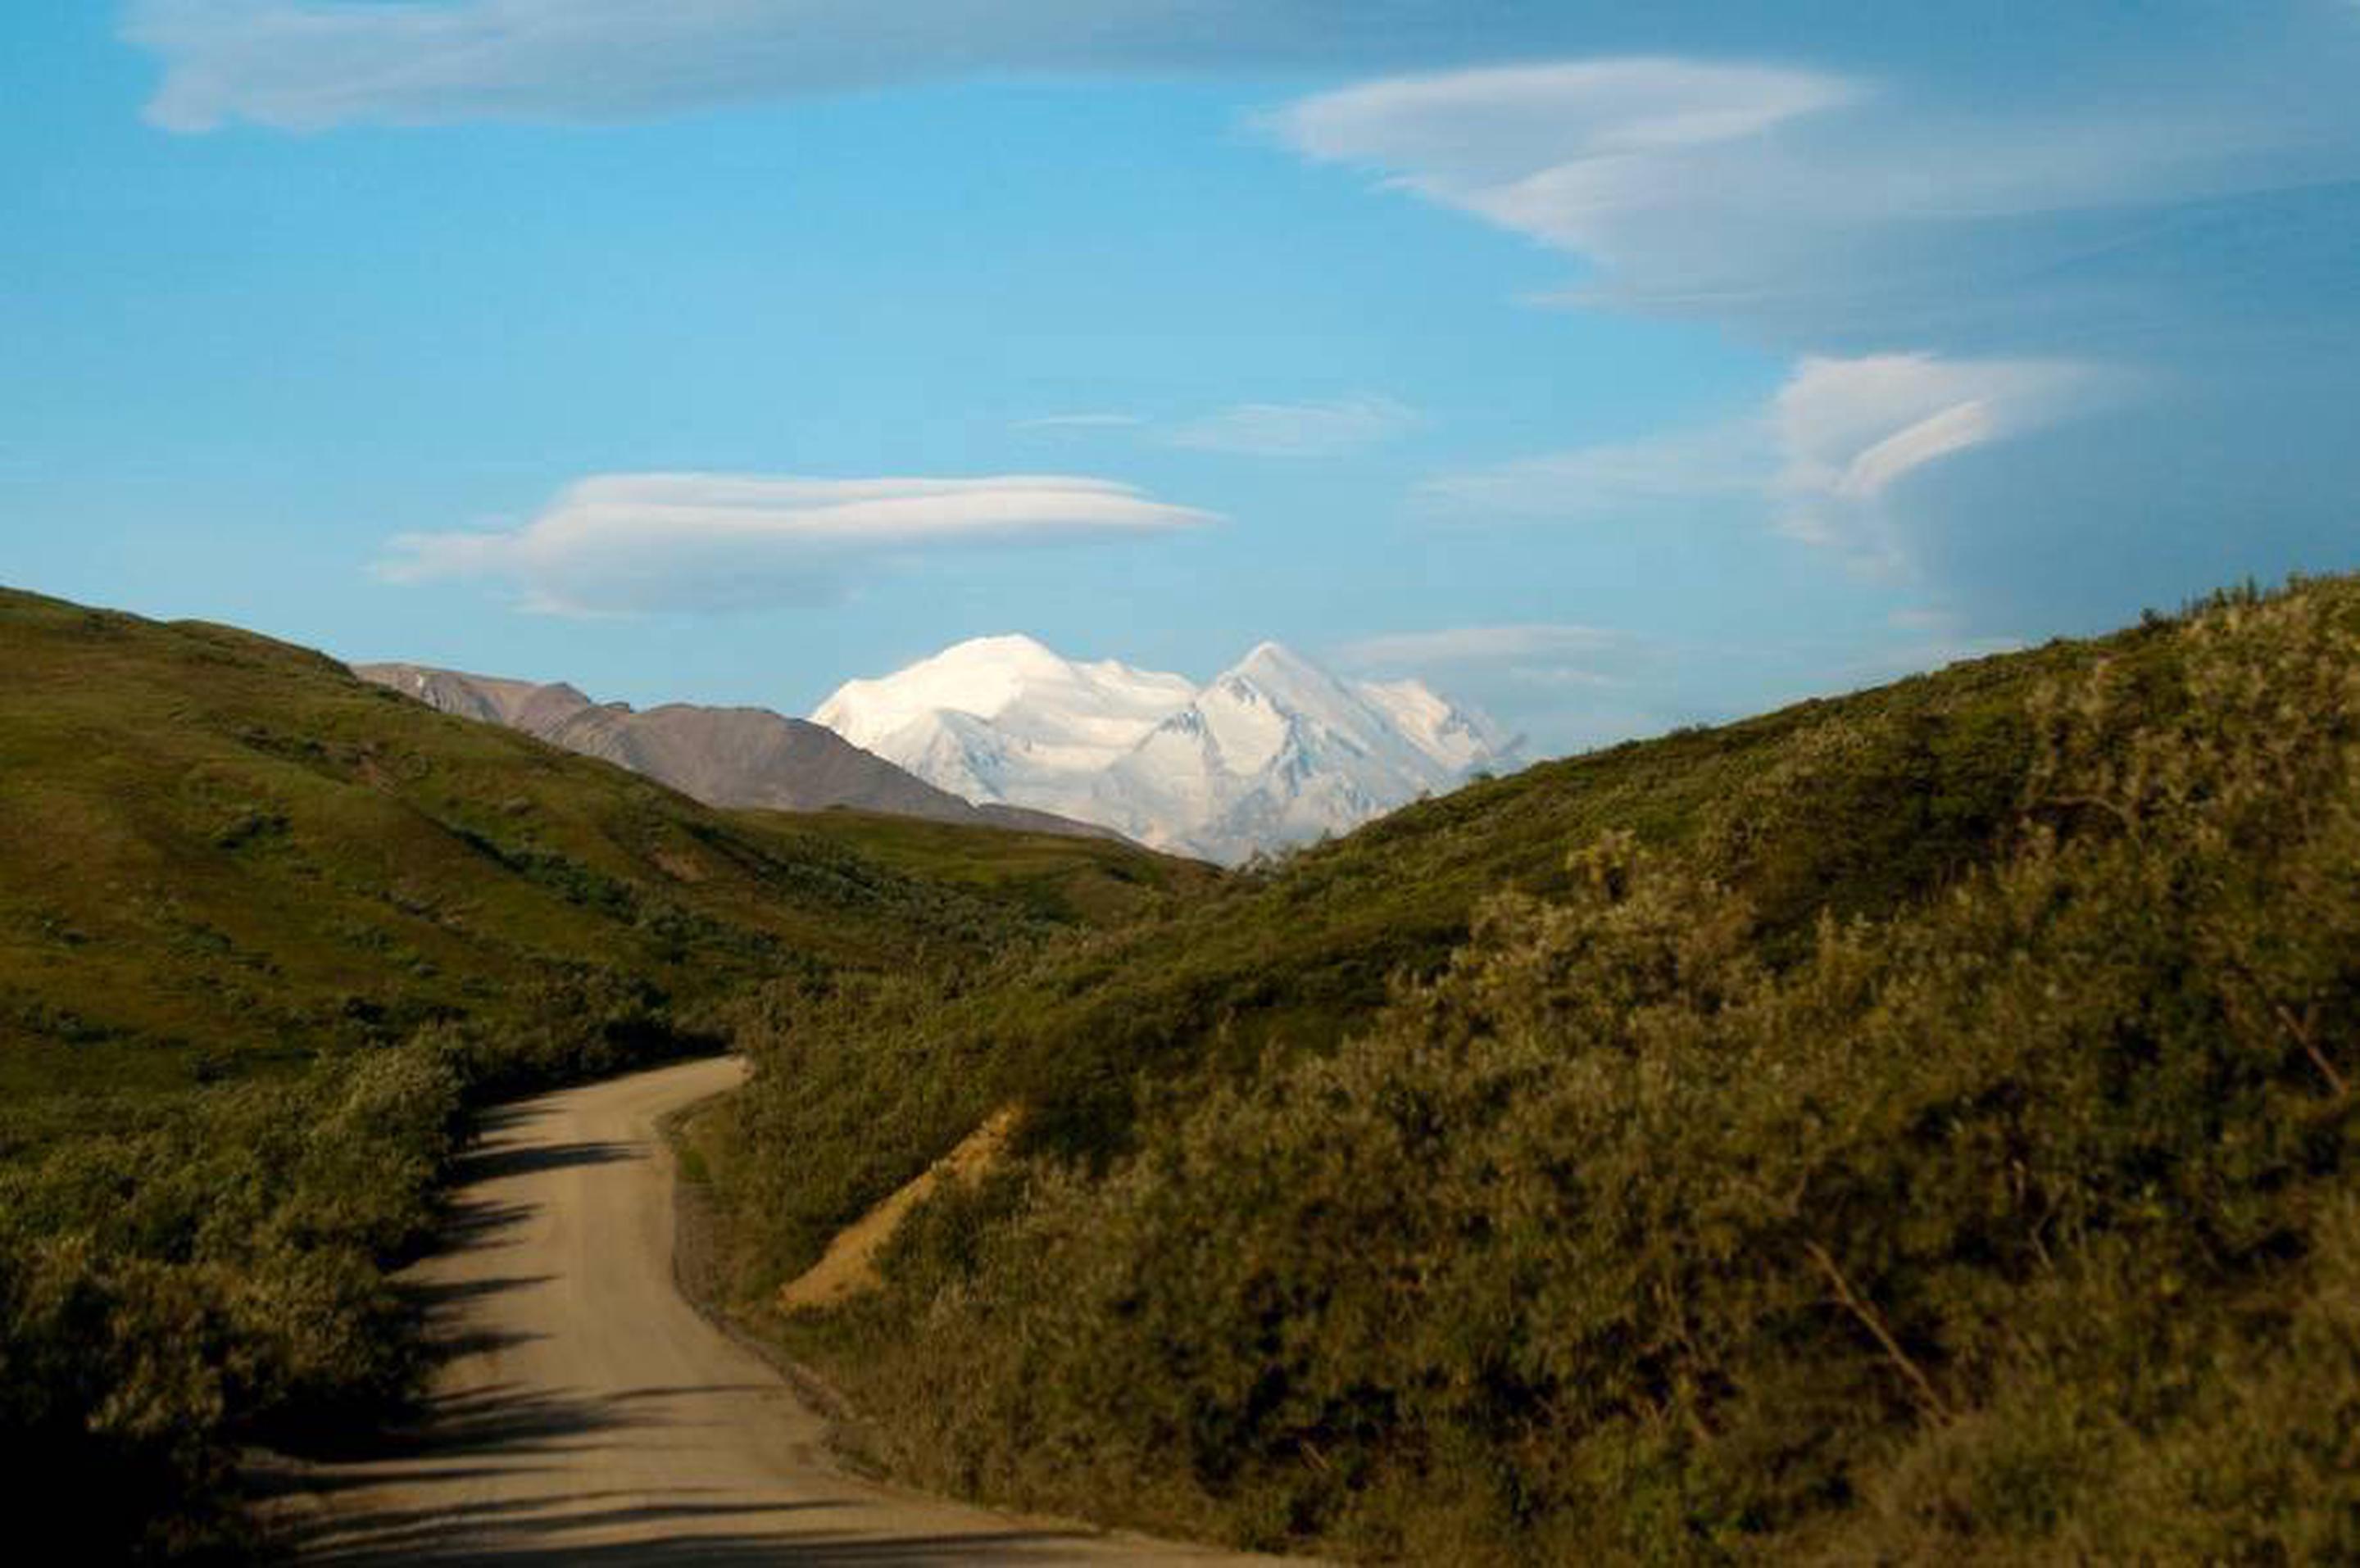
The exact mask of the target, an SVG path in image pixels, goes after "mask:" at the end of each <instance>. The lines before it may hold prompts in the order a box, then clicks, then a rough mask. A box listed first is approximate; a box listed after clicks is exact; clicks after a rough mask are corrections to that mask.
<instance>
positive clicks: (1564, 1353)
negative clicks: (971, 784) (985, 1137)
mask: <svg viewBox="0 0 2360 1568" xmlns="http://www.w3.org/2000/svg"><path fill="white" fill-rule="evenodd" d="M2356 1009H2360V583H2355V581H2353V580H2349V579H2338V580H2327V581H2318V582H2311V583H2299V584H2296V585H2294V586H2292V587H2290V588H2289V590H2288V591H2286V592H2284V593H2277V594H2262V593H2254V592H2251V591H2245V592H2238V593H2224V594H2222V595H2219V596H2216V597H2215V598H2214V599H2212V600H2211V601H2208V602H2206V603H2204V604H2199V605H2195V606H2191V607H2190V608H2189V609H2188V610H2186V611H2185V612H2183V613H2181V614H2180V615H2151V616H2150V617H2149V618H2148V620H2147V623H2146V624H2145V625H2143V626H2139V627H2137V628H2135V629H2132V630H2129V631H2126V632H2125V633H2122V634H2120V635H2118V636H2116V637H2111V638H2108V639H2104V640H2103V641H2098V642H2094V643H2058V644H2052V645H2050V646H2049V647H2047V648H2038V649H2034V650H2029V651H2027V652H2025V653H2021V654H2016V655H2009V656H2005V657H2001V658H1996V659H1985V660H1982V661H1979V662H1976V663H1972V664H1968V665H1963V666H1960V667H1956V668H1953V669H1951V670H1948V671H1945V672H1943V673H1941V674H1939V675H1934V676H1929V677H1925V678H1921V679H1917V680H1912V681H1904V682H1901V683H1899V684H1897V685H1895V686H1891V687H1888V688H1885V689H1883V690H1880V691H1871V692H1866V693H1863V694H1861V695H1859V696H1856V697H1852V698H1847V699H1843V700H1841V701H1836V702H1814V703H1806V704H1803V705H1801V706H1799V707H1797V708H1794V709H1790V710H1787V711H1786V712H1783V713H1775V714H1772V715H1769V716H1766V717H1765V718H1761V719H1757V720H1754V721H1751V722H1748V723H1744V724H1736V725H1732V726H1729V727H1726V728H1722V729H1716V730H1709V731H1699V732H1688V733H1682V734H1679V735H1673V736H1668V737H1666V738H1665V739H1662V740H1659V741H1654V742H1649V743H1645V744H1642V745H1633V746H1623V747H1618V748H1615V749H1613V750H1610V751H1606V752H1601V753H1599V754H1596V755H1593V756H1590V757H1581V758H1577V759H1574V760H1571V761H1568V762H1563V763H1557V764H1550V765H1546V766H1543V767H1538V768H1533V769H1530V770H1528V771H1526V772H1524V773H1523V774H1521V775H1519V776H1517V777H1515V778H1513V779H1502V780H1497V781H1493V782H1489V783H1484V784H1480V785H1478V786H1475V787H1473V788H1470V789H1467V790H1464V791H1462V792H1460V793H1459V794H1456V795H1453V796H1450V797H1448V798H1447V799H1442V800H1434V801H1431V802H1428V803H1425V804H1422V805H1419V806H1416V807H1414V808H1411V809H1409V810H1407V811H1403V812H1401V813H1398V814H1397V815H1395V816H1393V817H1391V818H1388V819H1387V820H1385V821H1384V822H1381V823H1379V824H1377V825H1376V826H1374V827H1373V828H1371V829H1370V830H1367V831H1364V832H1362V833H1358V834H1355V835H1353V836H1351V837H1349V838H1347V839H1345V840H1342V841H1340V842H1338V843H1335V844H1328V845H1325V846H1322V847H1320V848H1317V849H1315V850H1312V851H1309V852H1306V853H1305V854H1302V855H1298V856H1295V857H1294V858H1292V859H1290V860H1288V861H1286V862H1284V864H1281V865H1277V866H1270V867H1265V868H1263V869H1262V870H1260V871H1258V872H1256V873H1254V874H1252V875H1250V876H1247V877H1240V878H1237V879H1233V880H1232V881H1230V882H1229V883H1227V884H1226V885H1224V886H1222V887H1218V888H1216V889H1214V890H1212V891H1210V892H1208V893H1206V894H1204V895H1202V896H1199V897H1196V898H1189V899H1185V900H1182V901H1180V902H1178V903H1177V904H1175V905H1174V906H1172V907H1169V908H1166V909H1161V910H1156V911H1151V912H1149V913H1147V914H1145V915H1143V916H1142V918H1140V919H1138V920H1133V921H1131V922H1129V923H1126V924H1123V925H1120V926H1119V927H1115V928H1112V929H1106V930H1098V931H1085V932H1080V933H1077V934H1074V935H1072V936H1069V937H1066V938H1062V939H1059V940H1057V941H1054V942H1048V943H1045V944H1038V945H1032V946H1027V947H1024V948H1022V949H1016V950H1010V951H1006V952H1003V953H1000V954H999V955H998V956H996V957H991V958H986V959H981V960H977V961H973V962H958V963H949V964H943V965H939V966H934V967H932V968H930V969H925V970H918V969H909V970H903V971H897V972H892V973H879V972H875V971H861V972H855V971H845V970H839V971H836V972H832V973H830V974H827V975H812V974H797V975H790V976H784V977H781V978H778V979H775V980H773V981H771V982H770V983H769V984H768V985H765V986H763V987H761V988H760V989H759V991H758V992H756V993H755V994H754V995H753V996H752V997H751V998H750V999H749V1000H747V1001H745V1002H743V1003H741V1004H740V1007H739V1010H738V1013H737V1026H738V1028H739V1029H740V1030H741V1034H742V1037H743V1038H746V1039H748V1040H751V1041H752V1042H753V1043H754V1045H755V1055H756V1061H757V1064H758V1069H759V1071H758V1073H757V1076H756V1079H755V1082H754V1084H753V1087H752V1088H751V1090H750V1091H749V1092H748V1094H745V1095H743V1096H740V1097H739V1099H738V1101H737V1103H736V1104H735V1105H734V1106H733V1107H731V1109H730V1110H729V1111H728V1113H727V1116H725V1117H724V1118H722V1119H721V1120H720V1121H719V1123H718V1125H716V1126H714V1127H711V1128H710V1129H709V1130H708V1132H707V1134H706V1138H705V1143H706V1150H705V1152H706V1155H707V1160H708V1165H709V1166H710V1168H711V1169H712V1170H713V1171H714V1172H715V1173H716V1181H717V1185H716V1191H717V1192H719V1193H720V1195H721V1200H722V1201H723V1202H724V1203H727V1204H728V1205H729V1206H730V1207H731V1210H732V1218H733V1224H732V1234H733V1236H734V1237H735V1241H734V1247H733V1252H732V1259H731V1261H732V1264H733V1267H734V1269H735V1285H736V1289H737V1293H738V1297H739V1300H740V1301H741V1303H742V1304H743V1306H744V1310H745V1311H747V1312H748V1313H750V1314H754V1315H757V1316H759V1315H761V1314H762V1313H763V1312H764V1309H763V1307H762V1305H761V1303H762V1302H763V1301H767V1300H770V1299H773V1295H774V1291H775V1288H776V1286H777V1284H778V1283H779V1282H780V1281H781V1280H782V1279H789V1278H792V1276H793V1275H794V1274H796V1273H797V1272H798V1271H800V1270H801V1269H803V1268H804V1267H806V1266H807V1265H808V1264H809V1263H810V1262H811V1261H812V1260H813V1259H814V1258H816V1257H817V1256H818V1255H819V1253H820V1251H821V1250H822V1249H823V1248H824V1247H825V1244H826V1241H827V1238H828V1237H829V1236H831V1235H832V1234H834V1232H835V1231H836V1228H837V1227H839V1226H841V1225H844V1224H846V1223H847V1222H848V1221H850V1220H851V1219H853V1218H854V1217H855V1216H857V1215H858V1214H860V1213H862V1212H863V1211H864V1210H865V1209H866V1208H868V1207H869V1205H870V1204H872V1203H875V1202H876V1201H877V1200H878V1199H880V1197H882V1196H883V1195H884V1194H886V1193H888V1192H891V1191H892V1190H893V1189H895V1188H896V1187H897V1186H899V1185H900V1184H901V1182H903V1181H907V1180H908V1179H909V1178H911V1177H912V1176H913V1175H915V1174H916V1173H917V1172H918V1171H922V1170H923V1169H924V1168H925V1167H926V1165H927V1164H928V1162H930V1161H931V1160H934V1159H935V1158H937V1157H938V1156H940V1155H941V1154H943V1153H944V1152H945V1150H946V1149H950V1148H951V1147H953V1146H954V1145H956V1143H957V1142H958V1141H959V1140H960V1139H961V1138H963V1137H965V1136H966V1135H967V1133H969V1132H970V1131H972V1130H973V1129H974V1128H975V1127H977V1126H978V1125H979V1124H980V1123H982V1122H983V1121H984V1120H985V1119H986V1118H987V1117H989V1116H991V1115H993V1114H994V1113H995V1112H996V1111H998V1110H1000V1109H1001V1108H1002V1107H1006V1106H1011V1105H1012V1106H1018V1107H1021V1108H1022V1112H1023V1116H1024V1119H1023V1123H1022V1129H1023V1130H1022V1134H1021V1136H1020V1138H1019V1140H1018V1142H1017V1145H1016V1149H1015V1153H1014V1155H1013V1157H1012V1158H1011V1159H1010V1160H1005V1161H1003V1162H1002V1164H1001V1165H1000V1168H999V1169H998V1171H996V1173H995V1174H993V1175H992V1176H991V1177H990V1178H989V1179H988V1180H987V1181H984V1182H982V1183H981V1184H980V1185H978V1186H974V1187H964V1188H963V1187H949V1186H946V1187H945V1188H944V1189H942V1190H941V1192H940V1193H939V1195H938V1196H937V1197H935V1198H934V1200H933V1201H931V1202H930V1203H926V1204H924V1205H923V1206H922V1207H920V1208H919V1209H918V1210H917V1211H916V1212H915V1214H913V1216H912V1219H911V1221H910V1222H909V1223H908V1224H907V1225H905V1226H904V1227H903V1228H902V1230H901V1234H900V1235H899V1236H898V1237H897V1239H896V1240H895V1241H894V1243H893V1244H892V1245H891V1246H890V1247H889V1248H888V1249H887V1250H886V1252H885V1255H884V1257H883V1260H882V1262H883V1268H882V1276H883V1284H882V1286H881V1288H880V1289H879V1290H874V1291H872V1292H869V1293H868V1294H866V1295H864V1296H861V1297H858V1298H855V1299H854V1300H852V1301H849V1302H847V1303H846V1304H845V1305H843V1306H841V1307H839V1308H836V1309H835V1310H833V1311H829V1312H795V1313H792V1314H783V1313H781V1314H772V1316H771V1319H770V1323H769V1326H770V1328H771V1329H772V1330H773V1331H774V1332H776V1333H778V1334H781V1335H782V1336H783V1337H784V1338H785V1340H786V1342H787V1343H788V1344H789V1345H792V1347H793V1348H794V1349H795V1351H796V1352H797V1353H799V1354H800V1355H802V1356H805V1357H807V1358H808V1359H810V1360H811V1361H812V1362H814V1364H815V1365H816V1366H818V1367H820V1368H821V1369H823V1370H824V1371H825V1373H826V1374H827V1376H828V1377H830V1378H831V1379H832V1380H834V1381H835V1382H836V1384H837V1385H838V1386H839V1388H841V1389H842V1390H843V1391H844V1392H845V1394H846V1395H847V1400H848V1404H849V1407H850V1409H851V1410H852V1412H853V1413H854V1415H855V1417H856V1421H857V1425H856V1428H855V1433H856V1438H857V1441H858V1443H860V1444H861V1445H862V1446H863V1447H865V1449H866V1450H867V1451H868V1453H869V1454H870V1455H871V1456H872V1457H873V1458H874V1459H875V1460H876V1461H877V1462H878V1463H880V1464H881V1465H886V1466H888V1467H890V1469H892V1470H893V1471H894V1472H896V1473H897V1474H899V1475H902V1476H904V1477H905V1478H907V1479H910V1480H912V1481H915V1482H918V1483H920V1484H923V1485H927V1486H939V1487H945V1488H949V1489H953V1490H956V1491H959V1492H963V1493H967V1494H971V1495H975V1496H979V1497H987V1498H990V1499H993V1500H997V1501H1000V1502H1005V1503H1011V1504H1017V1505H1022V1506H1025V1507H1032V1508H1051V1509H1057V1510H1064V1511H1069V1512H1078V1513H1086V1514H1093V1515H1097V1516H1098V1517H1101V1518H1107V1519H1119V1520H1120V1521H1122V1522H1126V1523H1131V1524H1135V1525H1141V1526H1145V1527H1148V1528H1152V1529H1155V1530H1164V1531H1173V1532H1178V1533H1183V1534H1190V1535H1197V1536H1203V1537H1209V1538H1218V1539H1223V1540H1227V1541H1236V1542H1240V1543H1247V1544H1252V1545H1257V1546H1267V1547H1296V1548H1304V1547H1308V1548H1312V1549H1317V1550H1321V1551H1326V1552H1335V1553H1338V1554H1341V1555H1345V1556H1349V1557H1360V1558H1370V1559H1385V1558H1401V1559H1405V1560H1410V1561H1419V1562H1479V1561H1486V1560H1490V1561H1499V1562H1503V1563H1504V1562H1532V1561H1590V1560H1601V1561H1657V1562H1667V1563H1686V1562H1718V1561H1731V1560H1754V1559H1764V1560H1785V1559H1798V1558H1812V1559H1838V1560H1845V1561H1855V1560H1857V1561H1961V1560H1983V1561H1993V1562H2044V1563H2045V1562H2055V1561H2060V1560H2081V1561H2089V1560H2102V1561H2140V1560H2147V1561H2156V1560H2163V1561H2222V1562H2289V1563H2291V1562H2326V1561H2350V1560H2353V1559H2354V1558H2355V1557H2360V1181H2355V1174H2360V1167H2355V1131H2360V1124H2355V1103H2354V1097H2353V1081H2354V1079H2355V1075H2360V1049H2355V1048H2356V1047H2360V1010H2356Z"/></svg>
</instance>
